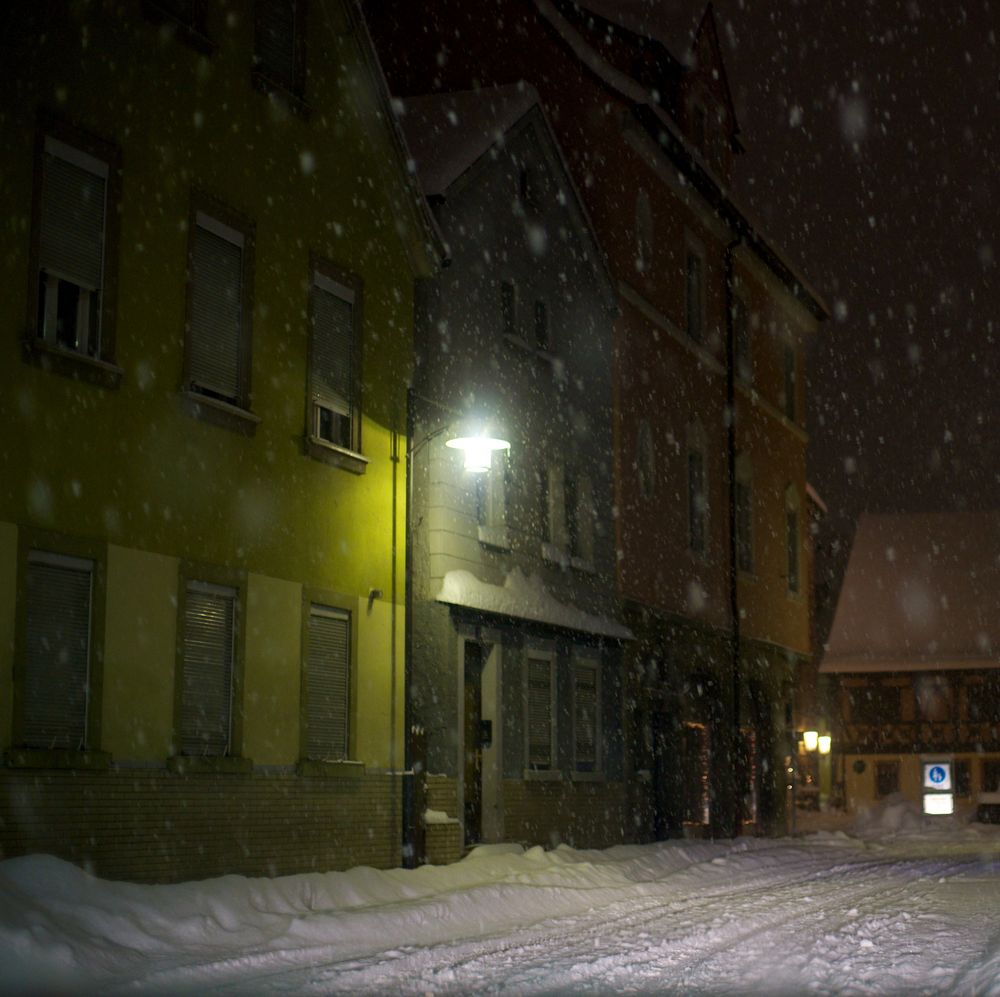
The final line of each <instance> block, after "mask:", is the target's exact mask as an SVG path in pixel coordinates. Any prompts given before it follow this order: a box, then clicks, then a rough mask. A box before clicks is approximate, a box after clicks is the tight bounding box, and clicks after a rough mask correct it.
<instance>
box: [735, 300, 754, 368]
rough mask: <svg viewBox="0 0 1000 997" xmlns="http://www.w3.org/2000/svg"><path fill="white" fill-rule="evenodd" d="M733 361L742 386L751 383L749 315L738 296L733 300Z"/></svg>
mask: <svg viewBox="0 0 1000 997" xmlns="http://www.w3.org/2000/svg"><path fill="white" fill-rule="evenodd" d="M733 360H734V362H735V364H736V377H737V378H738V379H739V380H740V381H742V382H743V383H744V384H750V383H752V381H753V364H752V359H751V354H750V322H749V315H748V314H747V306H746V302H745V301H744V300H743V299H742V298H741V297H739V296H738V295H737V296H735V297H734V298H733Z"/></svg>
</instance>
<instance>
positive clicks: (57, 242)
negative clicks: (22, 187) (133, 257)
mask: <svg viewBox="0 0 1000 997" xmlns="http://www.w3.org/2000/svg"><path fill="white" fill-rule="evenodd" d="M106 188H107V183H106V181H105V179H104V177H100V176H97V175H96V174H95V173H92V172H91V171H90V170H86V169H84V168H83V167H82V166H78V165H77V164H76V163H70V162H68V161H67V160H65V159H63V158H62V157H61V156H56V155H53V154H52V153H51V152H46V153H45V155H44V156H43V165H42V220H41V240H40V248H39V254H40V259H39V264H40V266H41V269H42V270H45V271H46V272H48V273H50V274H53V275H54V276H57V277H61V278H62V279H64V280H68V281H70V282H71V283H73V284H76V285H77V286H78V287H83V288H86V289H87V290H90V291H97V290H99V289H100V287H101V282H102V276H103V263H104V214H105V199H106V193H107V191H106Z"/></svg>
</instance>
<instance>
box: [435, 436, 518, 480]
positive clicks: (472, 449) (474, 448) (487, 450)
mask: <svg viewBox="0 0 1000 997" xmlns="http://www.w3.org/2000/svg"><path fill="white" fill-rule="evenodd" d="M445 446H448V447H451V448H452V449H453V450H461V451H462V453H463V454H464V457H465V465H464V466H465V470H466V471H472V472H476V473H479V472H482V471H488V470H489V469H490V467H491V466H492V464H493V451H494V450H509V449H510V443H509V442H508V441H507V440H498V439H494V438H493V437H489V436H460V437H457V438H456V439H453V440H446V441H445Z"/></svg>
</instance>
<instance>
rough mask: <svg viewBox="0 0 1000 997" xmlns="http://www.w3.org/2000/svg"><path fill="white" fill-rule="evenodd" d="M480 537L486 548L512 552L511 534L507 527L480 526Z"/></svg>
mask: <svg viewBox="0 0 1000 997" xmlns="http://www.w3.org/2000/svg"><path fill="white" fill-rule="evenodd" d="M478 537H479V542H480V543H481V544H482V545H483V546H484V547H495V548H496V549H497V550H510V532H509V531H508V529H507V527H506V526H480V527H479V528H478Z"/></svg>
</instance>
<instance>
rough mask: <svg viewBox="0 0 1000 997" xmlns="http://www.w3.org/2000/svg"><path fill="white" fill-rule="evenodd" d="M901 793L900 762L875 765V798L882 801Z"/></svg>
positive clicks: (877, 763)
mask: <svg viewBox="0 0 1000 997" xmlns="http://www.w3.org/2000/svg"><path fill="white" fill-rule="evenodd" d="M898 792H899V762H876V763H875V796H876V797H878V798H879V799H881V798H882V797H884V796H890V795H891V794H893V793H898Z"/></svg>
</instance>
